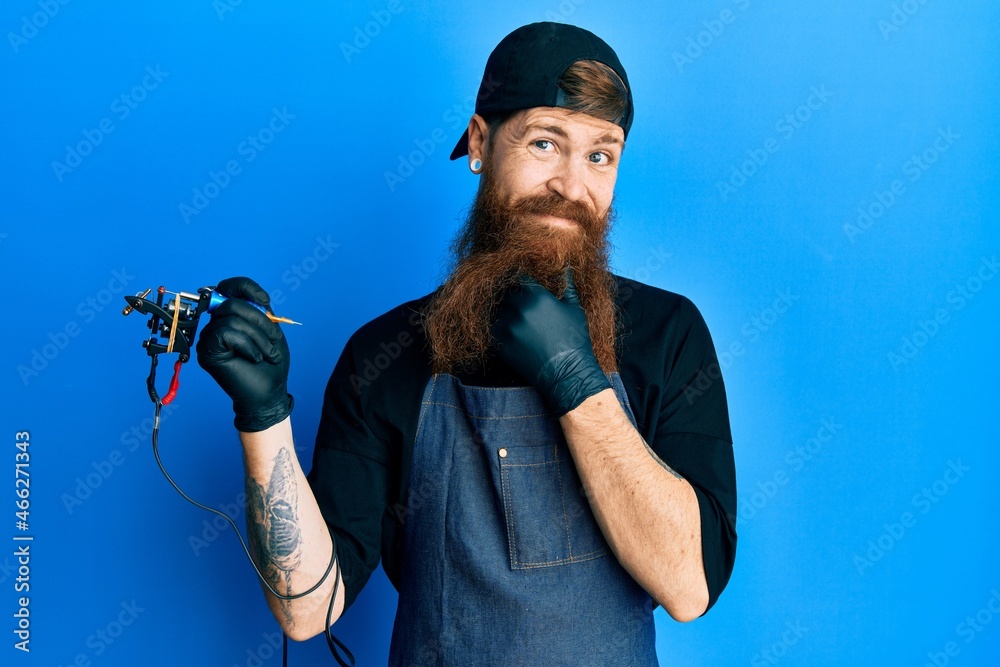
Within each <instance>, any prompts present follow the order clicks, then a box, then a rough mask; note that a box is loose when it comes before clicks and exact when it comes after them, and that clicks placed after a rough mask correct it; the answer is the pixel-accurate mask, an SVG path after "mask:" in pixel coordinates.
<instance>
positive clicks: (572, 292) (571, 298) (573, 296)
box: [562, 266, 580, 306]
mask: <svg viewBox="0 0 1000 667" xmlns="http://www.w3.org/2000/svg"><path fill="white" fill-rule="evenodd" d="M562 301H563V302H564V303H572V304H574V305H577V306H578V305H580V295H579V294H578V293H577V291H576V283H574V282H573V267H572V266H567V267H566V290H565V291H564V292H563V295H562Z"/></svg>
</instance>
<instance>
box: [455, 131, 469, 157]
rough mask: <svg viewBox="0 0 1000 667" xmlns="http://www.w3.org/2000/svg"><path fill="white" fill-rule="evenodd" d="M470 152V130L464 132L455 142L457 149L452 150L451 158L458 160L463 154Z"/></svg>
mask: <svg viewBox="0 0 1000 667" xmlns="http://www.w3.org/2000/svg"><path fill="white" fill-rule="evenodd" d="M468 154H469V130H466V131H465V132H463V133H462V138H461V139H459V140H458V143H457V144H455V150H453V151H452V152H451V159H452V160H457V159H458V158H460V157H462V156H463V155H468Z"/></svg>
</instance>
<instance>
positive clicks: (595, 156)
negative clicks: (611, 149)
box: [587, 151, 611, 166]
mask: <svg viewBox="0 0 1000 667" xmlns="http://www.w3.org/2000/svg"><path fill="white" fill-rule="evenodd" d="M587 159H588V160H590V162H591V163H593V164H596V165H601V166H605V165H609V164H611V156H610V155H608V154H607V153H604V152H603V151H598V152H596V153H591V154H590V155H589V156H588V157H587Z"/></svg>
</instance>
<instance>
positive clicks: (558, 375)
mask: <svg viewBox="0 0 1000 667" xmlns="http://www.w3.org/2000/svg"><path fill="white" fill-rule="evenodd" d="M535 386H537V387H541V388H542V395H543V396H544V397H545V398H546V400H547V402H548V404H549V408H550V409H551V410H552V412H553V413H554V414H555V415H556V416H557V417H562V416H563V415H564V414H566V413H567V412H569V411H570V410H572V409H573V408H575V407H577V406H578V405H580V404H581V403H583V402H584V401H585V400H587V399H588V398H590V397H591V396H593V395H594V394H597V393H600V392H602V391H604V390H605V389H609V388H611V382H610V381H609V380H608V376H607V375H605V374H604V371H603V370H601V366H600V364H598V363H597V359H596V358H595V357H594V355H593V353H592V352H589V351H586V352H583V351H579V350H575V351H573V352H568V353H566V354H563V355H560V356H559V357H556V358H555V359H552V360H551V361H549V363H547V364H546V365H545V366H544V367H543V368H542V370H541V371H539V373H538V379H537V381H536V384H535Z"/></svg>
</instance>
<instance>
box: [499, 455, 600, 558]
mask: <svg viewBox="0 0 1000 667" xmlns="http://www.w3.org/2000/svg"><path fill="white" fill-rule="evenodd" d="M496 456H497V457H498V461H499V463H500V486H501V489H502V493H503V508H504V519H505V522H506V525H507V544H508V548H509V552H510V566H511V568H512V569H515V570H524V569H531V568H538V567H554V566H558V565H567V564H570V563H576V562H581V561H587V560H592V559H594V558H600V557H602V556H606V555H607V554H608V550H609V548H608V544H607V542H606V541H605V540H604V535H603V534H602V533H601V529H600V528H599V527H598V525H597V520H596V519H595V518H594V514H593V512H592V511H591V509H590V504H589V502H588V501H587V498H586V497H585V496H584V495H583V493H581V486H582V484H581V482H580V476H579V474H578V473H577V471H576V466H575V465H574V464H573V459H572V457H571V456H570V453H569V449H568V448H567V446H566V444H565V442H559V443H558V444H556V443H550V444H548V445H541V446H517V447H503V448H500V449H499V450H498V451H497V454H496Z"/></svg>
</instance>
